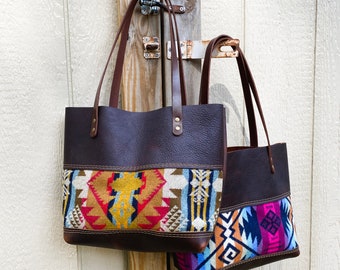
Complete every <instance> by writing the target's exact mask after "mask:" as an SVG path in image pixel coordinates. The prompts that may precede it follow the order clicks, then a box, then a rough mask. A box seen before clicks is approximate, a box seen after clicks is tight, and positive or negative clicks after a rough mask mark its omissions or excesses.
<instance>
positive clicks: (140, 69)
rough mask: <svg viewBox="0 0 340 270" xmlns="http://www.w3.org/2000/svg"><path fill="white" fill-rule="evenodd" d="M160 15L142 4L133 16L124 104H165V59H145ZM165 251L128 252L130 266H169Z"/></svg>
mask: <svg viewBox="0 0 340 270" xmlns="http://www.w3.org/2000/svg"><path fill="white" fill-rule="evenodd" d="M129 2H130V1H129V0H120V1H119V2H118V3H119V9H118V10H119V14H120V17H122V16H123V15H124V12H125V10H126V7H127V5H128V3H129ZM159 24H160V20H159V16H144V15H142V14H141V13H140V11H139V7H138V8H137V10H136V11H135V13H134V16H133V17H132V21H131V26H130V30H129V41H128V45H127V51H126V55H125V62H124V69H123V78H122V88H121V89H122V96H121V101H122V108H124V109H125V110H129V111H150V110H153V109H156V108H160V107H162V77H161V76H162V72H161V67H162V66H161V60H160V59H158V60H157V59H155V60H145V59H144V53H143V52H144V50H143V42H142V41H143V37H144V36H151V37H154V36H157V37H160V28H159ZM165 262H166V254H165V253H145V252H128V269H131V270H133V269H138V270H143V269H145V270H152V269H154V270H158V269H159V270H161V269H166V263H165Z"/></svg>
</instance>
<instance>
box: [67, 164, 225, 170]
mask: <svg viewBox="0 0 340 270" xmlns="http://www.w3.org/2000/svg"><path fill="white" fill-rule="evenodd" d="M158 168H198V169H199V168H201V169H220V170H222V169H223V164H222V165H215V164H213V165H211V164H190V163H188V164H187V163H158V164H147V165H139V166H110V165H84V164H67V163H66V164H64V169H100V170H117V171H124V170H129V171H137V170H143V169H158Z"/></svg>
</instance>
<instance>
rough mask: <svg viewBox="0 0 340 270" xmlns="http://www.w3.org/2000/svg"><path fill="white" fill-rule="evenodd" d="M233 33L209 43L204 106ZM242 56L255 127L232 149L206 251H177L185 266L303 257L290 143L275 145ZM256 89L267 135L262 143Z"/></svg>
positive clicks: (235, 265) (242, 265) (234, 265)
mask: <svg viewBox="0 0 340 270" xmlns="http://www.w3.org/2000/svg"><path fill="white" fill-rule="evenodd" d="M229 40H231V37H229V36H226V35H221V36H219V37H217V38H215V39H213V40H211V42H210V43H209V45H208V47H207V51H206V55H205V60H204V64H203V70H202V81H201V96H200V99H201V104H207V103H208V87H209V72H210V62H211V53H212V51H213V50H214V49H215V48H216V47H217V46H218V44H221V43H223V42H226V41H229ZM233 49H234V50H235V51H236V50H237V51H238V53H239V56H238V58H237V61H238V65H239V69H240V75H241V79H242V85H243V90H244V97H245V103H246V108H247V113H248V121H249V129H250V144H251V145H250V147H242V146H241V147H230V148H228V150H227V151H228V154H227V177H226V182H225V185H226V186H225V188H224V192H223V195H222V203H221V210H220V213H219V216H218V219H217V224H216V227H215V231H214V236H213V237H212V238H211V240H210V242H209V245H208V246H207V248H206V249H205V250H204V251H203V252H202V253H176V254H175V255H174V257H175V264H176V266H177V268H178V269H181V270H193V269H196V270H198V269H250V268H253V267H258V266H261V265H264V264H267V263H270V262H273V261H277V260H282V259H285V258H290V257H296V256H298V255H299V247H298V244H297V241H296V233H295V225H294V218H293V209H292V201H291V196H290V184H289V172H288V160H287V149H286V144H285V143H278V144H270V141H269V136H268V131H267V127H266V123H265V120H264V116H263V112H262V108H261V104H260V100H259V97H258V93H257V90H256V86H255V83H254V80H253V77H252V74H251V72H250V69H249V66H248V63H247V61H246V59H245V57H244V55H243V53H242V51H241V50H240V49H239V48H238V47H233ZM250 89H251V92H252V95H253V98H254V100H255V103H256V105H257V108H258V111H259V114H260V118H261V122H262V125H263V127H264V131H265V134H266V139H267V143H268V145H267V146H264V147H259V146H258V142H257V130H256V123H255V116H254V110H253V105H252V100H251V96H250Z"/></svg>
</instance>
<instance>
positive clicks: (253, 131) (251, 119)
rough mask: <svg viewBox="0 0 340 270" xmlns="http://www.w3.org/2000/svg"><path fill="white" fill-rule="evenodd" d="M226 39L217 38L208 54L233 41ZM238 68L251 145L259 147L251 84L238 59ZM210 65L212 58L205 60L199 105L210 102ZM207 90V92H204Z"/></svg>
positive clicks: (212, 41)
mask: <svg viewBox="0 0 340 270" xmlns="http://www.w3.org/2000/svg"><path fill="white" fill-rule="evenodd" d="M224 37H225V38H224V39H220V38H215V39H213V40H211V41H210V43H209V44H208V46H207V49H206V54H207V53H208V54H209V55H211V54H212V52H213V51H214V49H215V48H216V47H217V46H218V45H219V44H221V43H222V42H224V41H227V40H231V39H232V38H231V37H229V36H227V35H225V36H224ZM232 48H233V49H234V50H237V48H236V47H235V46H232ZM236 60H237V66H238V70H239V74H240V77H241V83H242V89H243V95H244V100H245V103H246V110H247V116H248V126H249V137H250V145H251V146H252V147H257V146H258V138H257V128H256V120H255V114H254V107H253V102H252V98H251V93H250V88H249V83H248V80H247V77H246V71H245V69H244V65H243V63H242V60H241V58H239V57H237V58H236ZM210 64H211V56H210V58H209V57H208V58H205V61H204V64H203V69H202V77H201V91H200V97H199V103H200V104H208V102H209V100H208V99H209V82H210ZM203 89H205V90H206V91H205V90H203Z"/></svg>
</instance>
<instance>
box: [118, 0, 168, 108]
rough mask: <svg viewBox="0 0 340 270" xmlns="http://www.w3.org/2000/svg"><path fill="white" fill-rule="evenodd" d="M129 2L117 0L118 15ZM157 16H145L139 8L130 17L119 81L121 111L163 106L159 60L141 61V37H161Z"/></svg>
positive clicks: (142, 53) (142, 52)
mask: <svg viewBox="0 0 340 270" xmlns="http://www.w3.org/2000/svg"><path fill="white" fill-rule="evenodd" d="M129 2H130V1H129V0H120V1H119V2H118V3H119V14H120V17H122V16H123V15H124V12H125V10H126V7H127V5H128V3H129ZM159 24H160V21H159V16H144V15H142V14H141V13H140V7H139V5H137V9H136V10H135V13H134V15H133V17H132V21H131V26H130V30H129V41H128V45H127V51H126V54H125V62H124V69H123V78H122V108H124V109H125V110H129V111H149V110H153V109H156V108H160V107H161V106H162V79H161V67H162V66H161V60H160V59H154V60H146V59H145V58H144V49H143V37H144V36H151V37H153V36H157V37H160V28H159Z"/></svg>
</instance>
